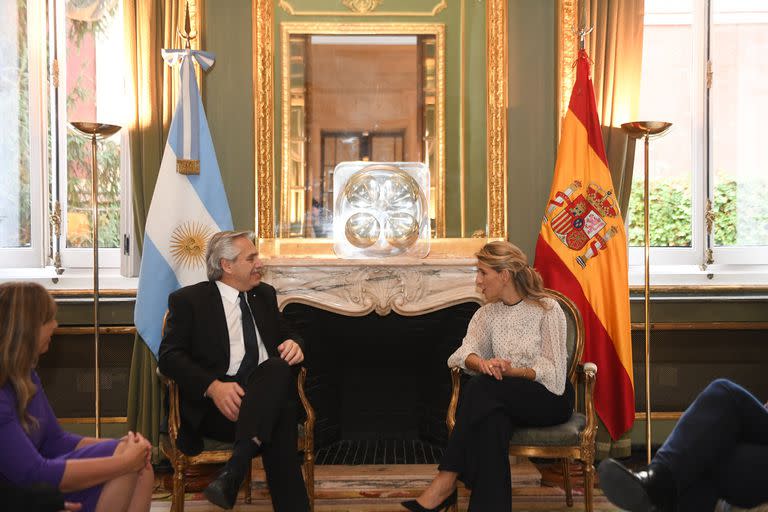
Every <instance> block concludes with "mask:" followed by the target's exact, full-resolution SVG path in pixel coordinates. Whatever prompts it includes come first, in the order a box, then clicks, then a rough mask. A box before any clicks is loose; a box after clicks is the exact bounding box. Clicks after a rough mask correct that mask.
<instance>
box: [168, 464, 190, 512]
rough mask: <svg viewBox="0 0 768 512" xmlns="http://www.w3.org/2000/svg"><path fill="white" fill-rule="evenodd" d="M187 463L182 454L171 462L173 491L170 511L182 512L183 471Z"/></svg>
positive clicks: (184, 485)
mask: <svg viewBox="0 0 768 512" xmlns="http://www.w3.org/2000/svg"><path fill="white" fill-rule="evenodd" d="M186 469H187V464H186V460H184V456H183V455H182V456H180V457H178V458H177V459H176V461H175V462H174V464H173V493H172V494H171V512H184V491H185V489H186V483H185V481H184V476H185V475H184V473H185V472H186Z"/></svg>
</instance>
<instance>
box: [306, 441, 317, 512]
mask: <svg viewBox="0 0 768 512" xmlns="http://www.w3.org/2000/svg"><path fill="white" fill-rule="evenodd" d="M304 485H306V487H307V497H308V498H309V511H310V512H314V510H315V456H314V454H313V453H312V451H311V450H304Z"/></svg>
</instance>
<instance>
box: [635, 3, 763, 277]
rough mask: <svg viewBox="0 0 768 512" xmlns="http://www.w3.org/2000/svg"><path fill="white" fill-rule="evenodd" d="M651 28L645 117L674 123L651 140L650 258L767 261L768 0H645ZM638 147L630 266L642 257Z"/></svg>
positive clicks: (688, 261)
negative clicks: (764, 126) (767, 127)
mask: <svg viewBox="0 0 768 512" xmlns="http://www.w3.org/2000/svg"><path fill="white" fill-rule="evenodd" d="M644 30H645V31H644V41H643V67H642V80H641V93H640V116H639V117H640V118H642V119H649V120H659V121H671V122H672V123H673V127H672V129H671V130H670V132H669V133H668V134H666V135H665V136H663V137H661V138H658V139H656V140H652V141H651V145H650V183H649V187H650V190H651V192H650V203H651V207H650V226H651V233H650V235H651V236H650V238H651V246H652V263H654V264H673V265H681V264H693V265H703V266H704V267H706V268H709V269H713V268H715V269H716V268H718V267H717V266H719V265H737V264H765V263H766V262H768V154H767V153H766V152H765V150H764V146H765V142H764V140H763V139H764V135H763V133H762V130H761V129H760V127H761V124H762V123H765V120H766V119H768V85H767V84H768V80H766V77H768V3H766V2H765V1H761V0H709V1H706V2H705V1H698V0H646V2H645V29H644ZM641 144H642V143H639V144H638V146H637V151H636V160H635V172H634V176H635V177H634V180H633V181H634V183H633V187H632V196H631V198H630V206H629V211H628V213H627V217H628V223H629V239H630V264H631V265H642V263H643V259H642V250H641V249H640V247H642V246H643V244H644V241H643V201H642V194H643V166H644V162H643V150H642V146H641ZM709 221H711V222H709ZM708 224H710V226H711V227H708ZM712 265H715V267H713V266H712Z"/></svg>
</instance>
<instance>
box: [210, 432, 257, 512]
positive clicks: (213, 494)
mask: <svg viewBox="0 0 768 512" xmlns="http://www.w3.org/2000/svg"><path fill="white" fill-rule="evenodd" d="M260 450H261V447H260V446H257V445H256V444H255V443H253V441H251V440H243V441H236V442H235V446H234V448H233V450H232V457H231V458H230V459H229V461H228V462H227V463H226V465H225V466H224V468H223V469H222V470H221V473H219V476H217V477H216V480H214V481H213V482H211V483H210V484H208V487H206V488H205V490H204V491H203V495H205V498H206V499H207V500H208V501H210V502H211V503H213V504H214V505H218V506H219V507H221V508H224V509H227V510H229V509H231V508H233V507H234V506H235V502H236V501H237V491H238V490H240V486H241V485H242V483H243V479H244V478H245V474H246V473H247V472H248V465H249V464H250V463H251V459H252V458H253V457H255V456H256V455H258V453H259V451H260ZM249 485H250V483H249Z"/></svg>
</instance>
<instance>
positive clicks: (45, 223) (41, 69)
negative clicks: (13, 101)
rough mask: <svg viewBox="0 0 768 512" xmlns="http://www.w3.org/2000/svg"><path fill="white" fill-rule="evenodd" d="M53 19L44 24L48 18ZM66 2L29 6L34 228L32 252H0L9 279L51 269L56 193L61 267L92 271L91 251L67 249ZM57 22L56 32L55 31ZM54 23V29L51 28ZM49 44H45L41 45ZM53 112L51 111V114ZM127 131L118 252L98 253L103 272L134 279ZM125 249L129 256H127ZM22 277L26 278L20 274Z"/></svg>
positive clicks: (105, 250)
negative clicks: (56, 73) (55, 75)
mask: <svg viewBox="0 0 768 512" xmlns="http://www.w3.org/2000/svg"><path fill="white" fill-rule="evenodd" d="M49 14H50V15H51V19H49V20H46V17H47V16H48V15H49ZM65 15H66V7H65V0H47V1H45V2H28V3H27V45H28V55H29V64H28V66H29V138H30V140H29V143H30V146H29V147H30V155H29V161H30V205H31V227H30V247H21V248H1V249H0V266H1V267H2V268H3V269H8V272H6V273H7V274H9V275H13V276H15V277H19V276H21V275H22V274H23V270H24V269H29V270H30V275H33V274H34V275H37V274H36V271H34V270H33V269H41V268H44V267H50V266H53V264H54V262H53V260H52V256H53V255H54V253H55V251H54V247H55V246H56V245H57V240H56V237H54V236H53V234H52V227H51V226H52V215H53V208H54V204H55V194H53V192H54V191H57V192H58V196H59V204H60V207H61V219H60V235H59V238H58V245H59V255H60V257H61V266H62V267H63V269H64V270H65V271H66V269H83V268H92V267H93V249H92V248H68V247H66V237H67V235H66V233H67V214H66V212H67V176H66V173H67V170H66V169H67V133H68V131H69V130H71V128H69V126H68V123H67V111H66V103H67V102H66V87H65V85H64V84H66V51H62V50H61V49H63V48H66V38H67V31H66V29H62V27H65V26H66V24H65ZM54 16H55V23H56V29H57V30H56V32H55V33H54V28H53V17H54ZM49 23H50V24H49ZM54 37H55V38H56V42H57V45H58V48H59V51H58V55H56V56H54V55H53V51H52V50H51V49H50V46H51V44H50V43H51V42H52V38H54ZM40 41H46V44H40ZM54 57H56V60H58V70H59V76H58V83H59V84H60V87H55V86H54V83H53V80H52V79H50V75H51V73H52V70H53V69H54V67H53V66H54ZM55 98H58V112H54V110H55V107H54V105H55V102H54V99H55ZM49 106H50V108H49ZM57 120H58V129H57V130H56V129H52V130H51V135H50V136H51V137H56V139H57V140H55V141H53V140H51V143H52V144H53V145H54V146H53V147H52V148H51V150H50V154H49V151H48V147H47V145H48V138H49V136H48V133H49V127H51V128H55V127H54V124H55V123H56V121H57ZM126 133H127V132H126V131H125V130H122V131H121V133H120V135H118V136H119V137H120V146H121V161H120V178H121V187H120V188H121V192H120V203H121V207H120V242H119V247H117V248H100V249H99V269H100V270H112V271H115V270H120V273H121V274H122V275H124V276H134V275H136V273H137V270H138V263H137V255H136V252H137V251H135V249H134V246H135V244H133V243H128V244H126V237H128V239H129V242H133V239H134V236H133V232H134V228H133V215H132V213H133V212H132V201H131V197H130V191H131V187H130V180H131V176H130V174H131V173H130V159H129V158H127V155H128V154H129V152H130V146H129V138H128V136H127V134H126ZM56 145H58V158H59V161H58V166H59V171H58V175H57V172H56V170H55V169H51V165H52V164H53V163H54V159H55V158H56ZM126 247H128V248H129V251H127V252H126V251H125V249H126ZM20 272H21V273H22V274H20Z"/></svg>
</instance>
